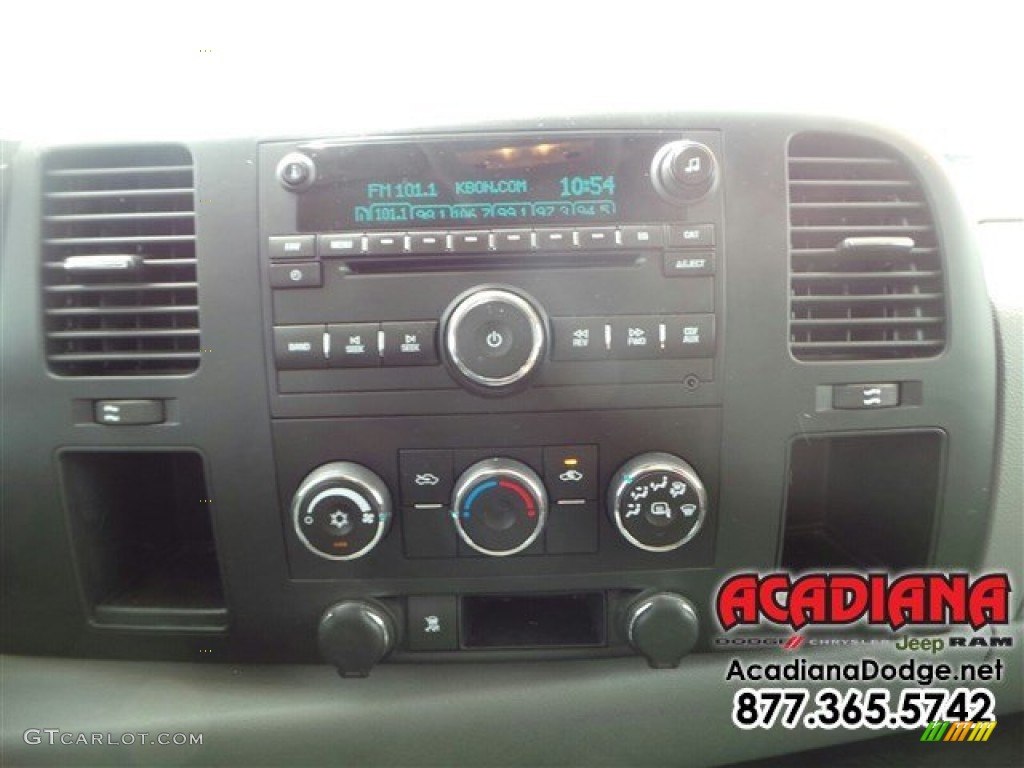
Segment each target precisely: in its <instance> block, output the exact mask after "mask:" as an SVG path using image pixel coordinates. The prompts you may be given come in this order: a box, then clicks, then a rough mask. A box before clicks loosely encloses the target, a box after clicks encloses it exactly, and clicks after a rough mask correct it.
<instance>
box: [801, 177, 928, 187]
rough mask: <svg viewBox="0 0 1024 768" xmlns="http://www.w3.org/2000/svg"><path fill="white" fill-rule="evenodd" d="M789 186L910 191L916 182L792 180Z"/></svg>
mask: <svg viewBox="0 0 1024 768" xmlns="http://www.w3.org/2000/svg"><path fill="white" fill-rule="evenodd" d="M789 186H790V187H791V188H796V189H799V188H800V187H824V188H828V189H833V188H838V189H841V188H843V187H886V188H889V189H910V188H913V187H914V186H915V185H914V182H912V181H906V180H903V179H835V180H833V179H790V180H789Z"/></svg>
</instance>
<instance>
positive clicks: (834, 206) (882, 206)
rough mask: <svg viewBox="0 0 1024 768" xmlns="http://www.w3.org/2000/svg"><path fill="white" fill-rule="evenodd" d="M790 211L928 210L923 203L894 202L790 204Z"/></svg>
mask: <svg viewBox="0 0 1024 768" xmlns="http://www.w3.org/2000/svg"><path fill="white" fill-rule="evenodd" d="M789 209H790V210H791V211H802V212H804V213H807V212H829V213H832V212H836V211H839V212H842V211H852V212H858V213H859V212H861V211H922V210H927V206H926V205H925V204H924V203H921V202H916V201H914V202H910V201H902V200H901V201H892V202H884V203H873V202H840V203H826V202H821V203H790V204H789Z"/></svg>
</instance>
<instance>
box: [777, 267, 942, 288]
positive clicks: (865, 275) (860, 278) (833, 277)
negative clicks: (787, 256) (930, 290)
mask: <svg viewBox="0 0 1024 768" xmlns="http://www.w3.org/2000/svg"><path fill="white" fill-rule="evenodd" d="M939 277H942V273H941V272H939V271H938V270H937V269H929V270H914V271H909V272H794V273H793V284H794V285H796V284H797V283H817V282H828V281H837V280H838V281H842V282H845V283H865V282H871V281H875V280H928V279H935V278H939Z"/></svg>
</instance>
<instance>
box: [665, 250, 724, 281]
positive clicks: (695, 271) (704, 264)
mask: <svg viewBox="0 0 1024 768" xmlns="http://www.w3.org/2000/svg"><path fill="white" fill-rule="evenodd" d="M713 274H715V253H714V251H667V252H666V253H665V276H666V277H687V276H693V277H697V276H699V275H713Z"/></svg>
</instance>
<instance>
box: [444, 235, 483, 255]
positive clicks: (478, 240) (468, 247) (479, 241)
mask: <svg viewBox="0 0 1024 768" xmlns="http://www.w3.org/2000/svg"><path fill="white" fill-rule="evenodd" d="M450 237H451V246H452V253H486V252H487V251H488V250H489V249H490V233H488V232H483V231H471V232H465V231H463V232H452V233H451V235H450Z"/></svg>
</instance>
